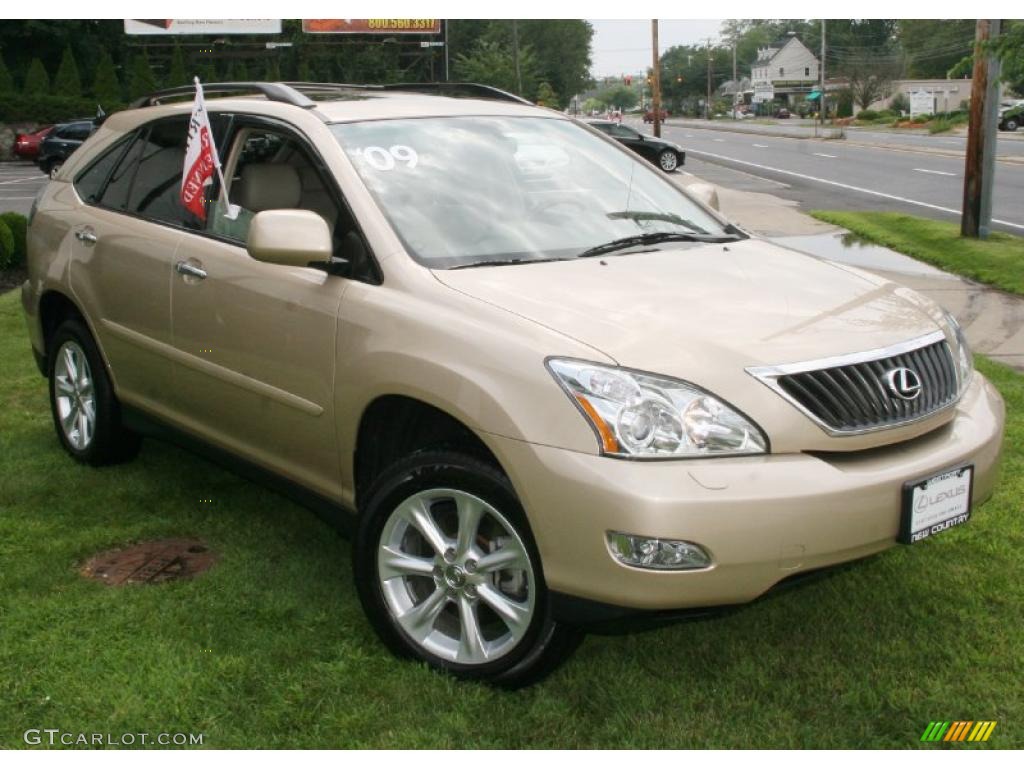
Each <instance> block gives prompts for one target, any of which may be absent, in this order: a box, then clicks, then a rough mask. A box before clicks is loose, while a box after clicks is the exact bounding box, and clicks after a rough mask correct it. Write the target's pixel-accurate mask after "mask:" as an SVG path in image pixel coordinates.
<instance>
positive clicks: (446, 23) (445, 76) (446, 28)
mask: <svg viewBox="0 0 1024 768" xmlns="http://www.w3.org/2000/svg"><path fill="white" fill-rule="evenodd" d="M451 23H452V20H451V19H445V20H444V81H445V82H446V83H447V82H449V76H448V59H449V56H448V25H449V24H451Z"/></svg>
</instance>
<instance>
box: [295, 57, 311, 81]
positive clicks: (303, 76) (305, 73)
mask: <svg viewBox="0 0 1024 768" xmlns="http://www.w3.org/2000/svg"><path fill="white" fill-rule="evenodd" d="M296 79H297V80H298V81H299V82H300V83H308V82H309V81H311V80H312V79H313V77H312V75H311V74H310V71H309V60H308V59H305V58H304V59H301V60H300V61H299V67H298V72H297V73H296Z"/></svg>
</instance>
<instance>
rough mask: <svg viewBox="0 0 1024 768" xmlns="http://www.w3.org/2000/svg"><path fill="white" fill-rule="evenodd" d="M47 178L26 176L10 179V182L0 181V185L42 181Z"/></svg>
mask: <svg viewBox="0 0 1024 768" xmlns="http://www.w3.org/2000/svg"><path fill="white" fill-rule="evenodd" d="M45 178H47V177H46V176H26V177H24V178H22V179H11V180H10V181H0V184H19V183H24V182H26V181H42V180H43V179H45Z"/></svg>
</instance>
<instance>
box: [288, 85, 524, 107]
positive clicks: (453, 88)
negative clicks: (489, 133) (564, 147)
mask: <svg viewBox="0 0 1024 768" xmlns="http://www.w3.org/2000/svg"><path fill="white" fill-rule="evenodd" d="M281 85H287V86H289V87H290V88H294V89H295V90H296V91H300V92H315V91H328V92H329V91H349V90H366V91H411V92H415V93H432V94H436V95H438V96H456V97H457V96H462V97H469V98H477V99H495V100H498V101H514V102H516V103H518V104H529V105H530V106H533V103H532V102H531V101H529V100H528V99H524V98H522V97H521V96H516V95H515V94H514V93H509V92H508V91H503V90H501V89H500V88H495V87H494V86H491V85H481V84H480V83H384V84H362V85H357V84H353V83H304V82H284V83H281Z"/></svg>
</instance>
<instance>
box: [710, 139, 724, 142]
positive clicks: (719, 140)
mask: <svg viewBox="0 0 1024 768" xmlns="http://www.w3.org/2000/svg"><path fill="white" fill-rule="evenodd" d="M712 141H718V142H723V141H725V139H712Z"/></svg>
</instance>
